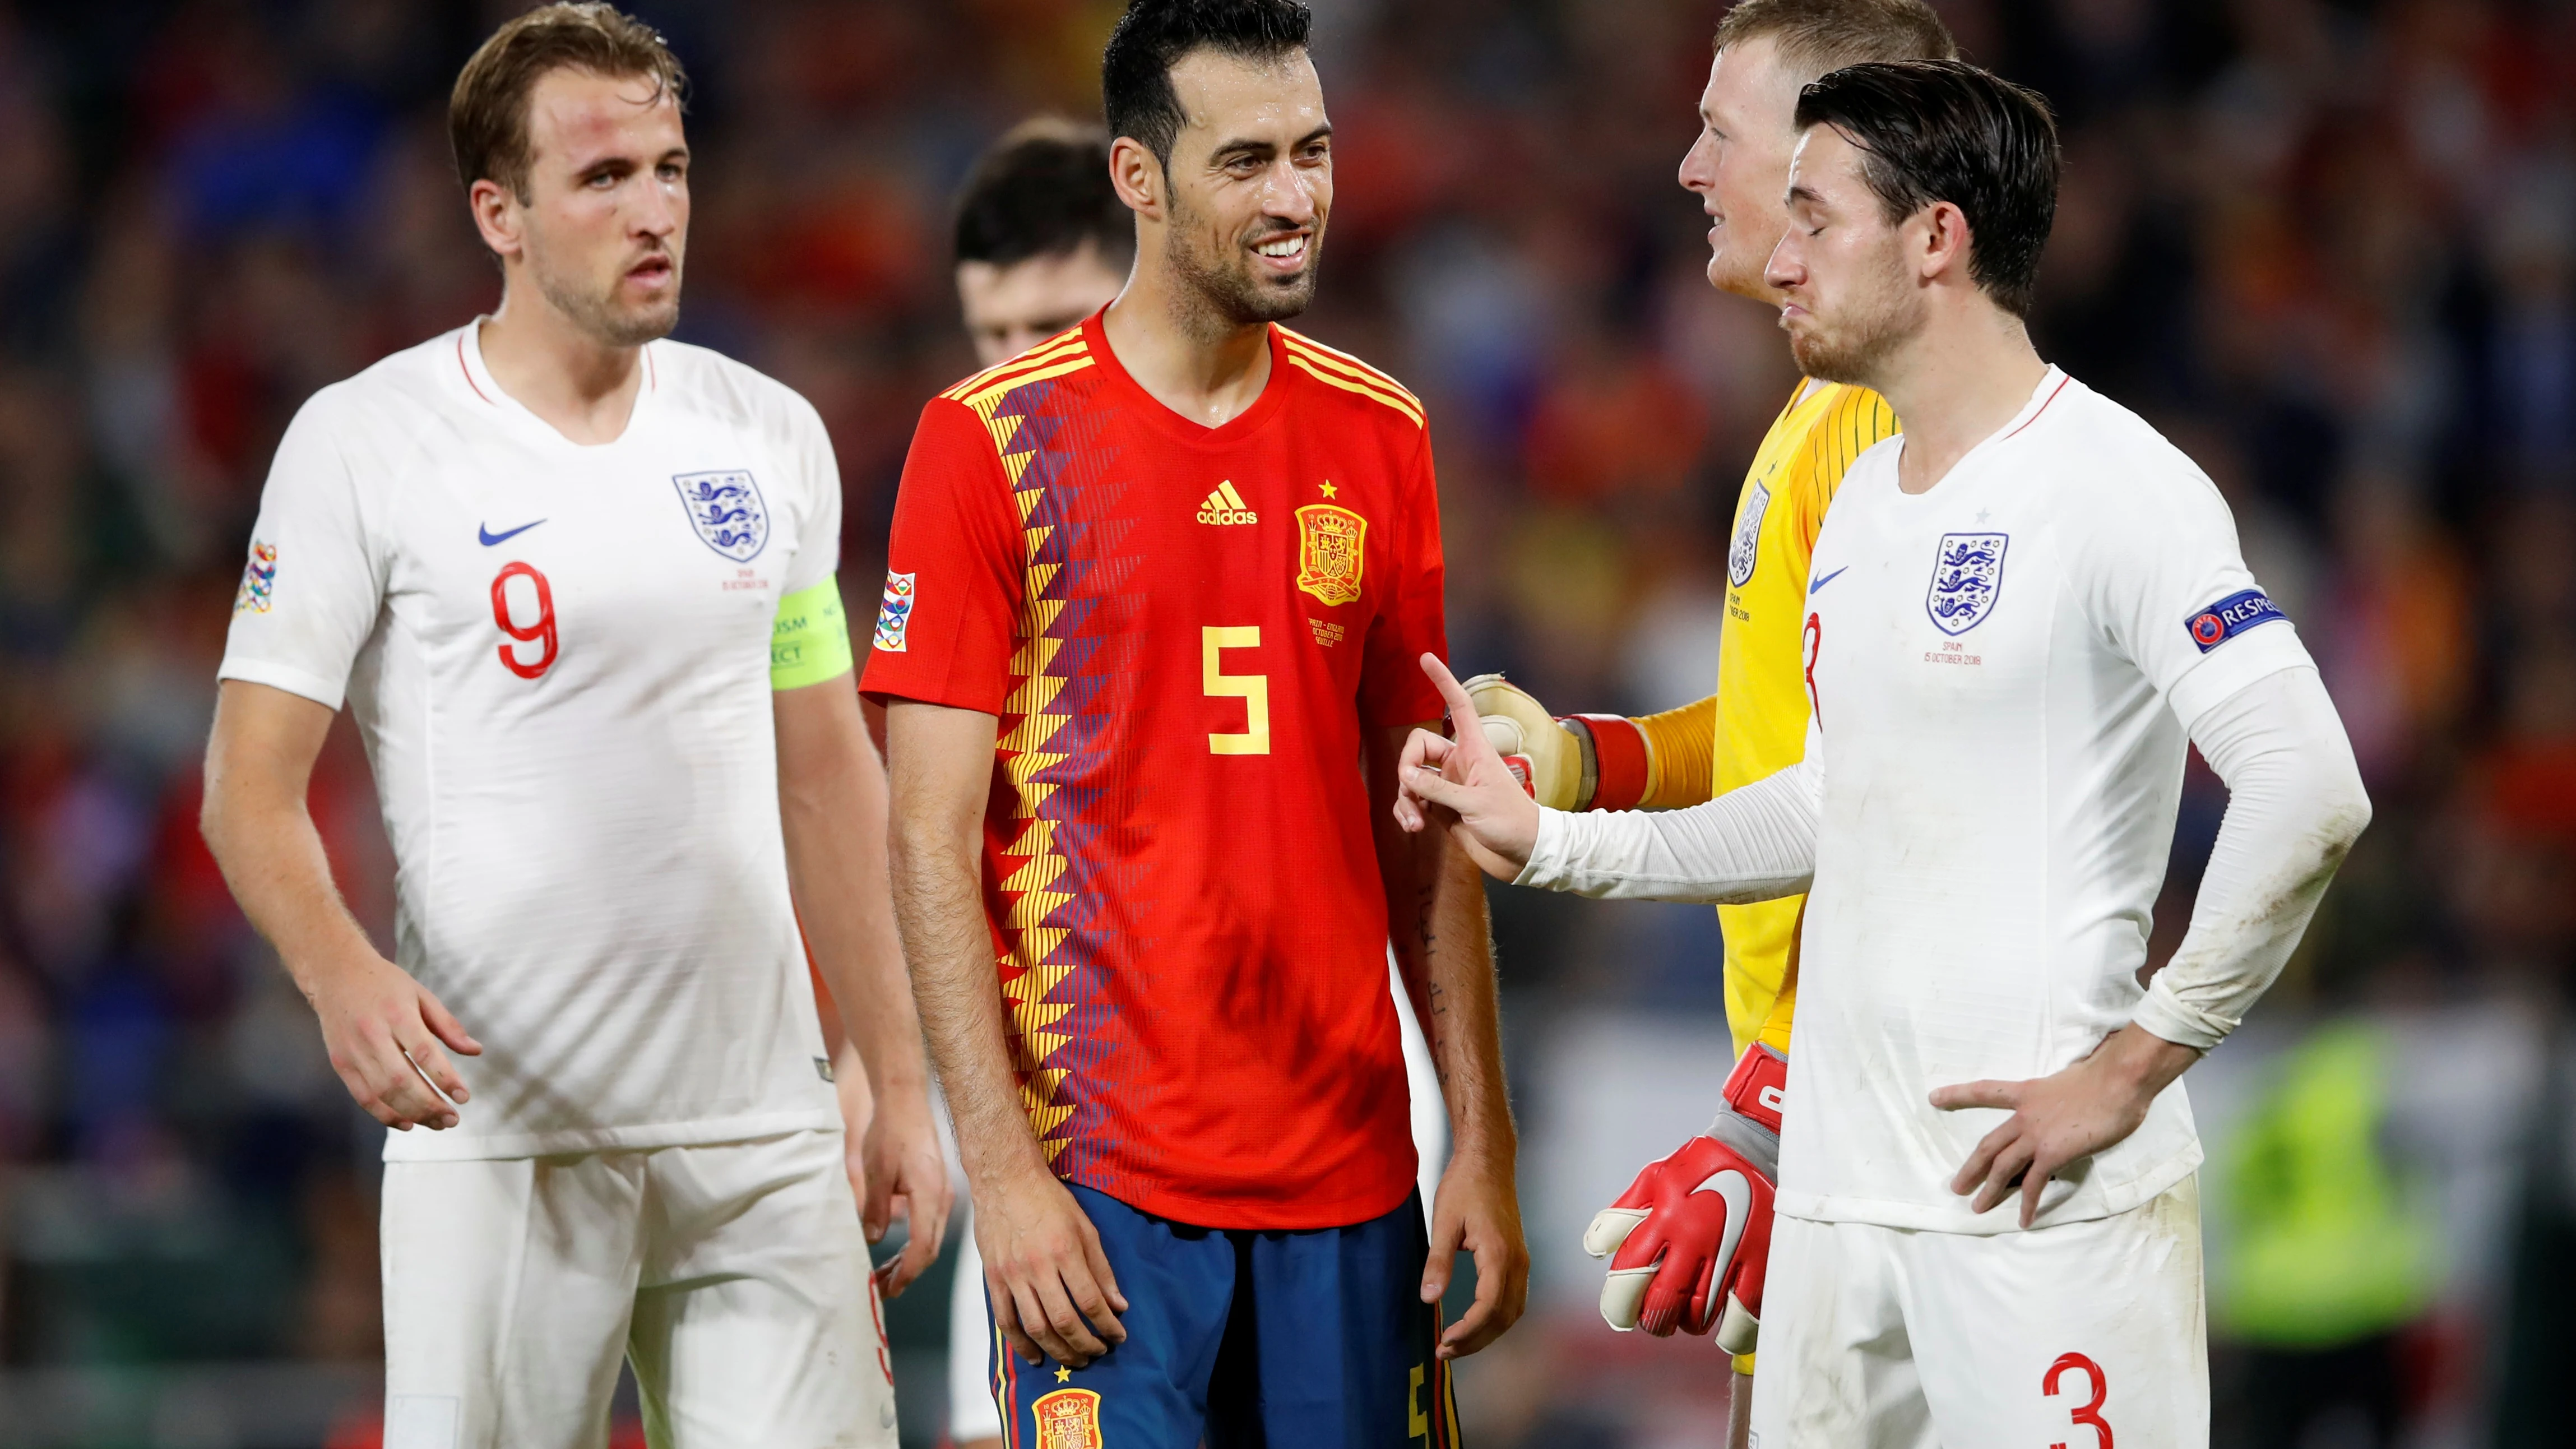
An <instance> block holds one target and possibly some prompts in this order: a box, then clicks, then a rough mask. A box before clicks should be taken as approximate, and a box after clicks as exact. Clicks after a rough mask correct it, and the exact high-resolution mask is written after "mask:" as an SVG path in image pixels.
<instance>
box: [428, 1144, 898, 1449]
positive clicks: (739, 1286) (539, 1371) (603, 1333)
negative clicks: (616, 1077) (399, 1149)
mask: <svg viewBox="0 0 2576 1449" xmlns="http://www.w3.org/2000/svg"><path fill="white" fill-rule="evenodd" d="M841 1163H842V1159H841V1134H840V1133H839V1132H837V1131H830V1132H791V1133H787V1134H784V1135H782V1136H777V1137H765V1138H761V1139H758V1140H756V1141H750V1142H734V1143H725V1144H721V1145H717V1146H706V1147H664V1148H658V1149H653V1150H649V1151H637V1152H597V1153H584V1154H579V1155H571V1156H562V1157H533V1158H530V1157H521V1158H500V1159H491V1160H481V1161H465V1162H389V1163H387V1164H385V1198H384V1215H383V1223H384V1246H383V1253H384V1280H385V1439H384V1443H385V1449H599V1446H602V1445H604V1444H606V1443H607V1439H608V1415H609V1400H610V1397H611V1396H612V1395H613V1394H614V1392H615V1390H616V1387H617V1365H618V1361H619V1360H620V1359H631V1360H632V1361H633V1363H634V1366H635V1379H636V1383H637V1385H638V1387H639V1388H640V1389H641V1390H642V1393H643V1400H644V1418H645V1427H646V1431H647V1433H648V1434H649V1435H650V1437H651V1438H652V1441H653V1442H654V1443H655V1444H656V1445H660V1446H665V1449H737V1446H739V1449H893V1446H894V1443H895V1415H894V1380H893V1375H892V1374H891V1372H890V1366H889V1361H888V1359H887V1357H886V1351H885V1334H884V1329H883V1315H882V1313H881V1311H880V1309H879V1308H878V1305H877V1299H876V1285H875V1283H874V1281H873V1280H872V1279H871V1278H870V1276H869V1273H868V1248H867V1240H866V1237H865V1235H864V1234H863V1233H862V1232H861V1230H860V1227H859V1213H858V1207H857V1205H856V1202H855V1200H854V1199H853V1198H852V1196H851V1193H850V1183H849V1178H848V1177H847V1176H846V1175H844V1170H843V1168H842V1165H841Z"/></svg>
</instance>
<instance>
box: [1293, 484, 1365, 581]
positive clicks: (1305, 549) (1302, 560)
mask: <svg viewBox="0 0 2576 1449" xmlns="http://www.w3.org/2000/svg"><path fill="white" fill-rule="evenodd" d="M1367 541H1368V520H1367V519H1365V518H1362V517H1360V516H1359V515H1358V514H1356V513H1353V512H1351V511H1350V510H1349V509H1347V508H1337V507H1335V506H1333V505H1332V504H1330V503H1309V504H1307V505H1306V506H1305V507H1303V508H1300V509H1298V510H1297V587H1299V588H1301V589H1304V590H1305V591H1306V592H1307V593H1310V594H1313V595H1314V596H1315V597H1316V598H1319V599H1321V600H1323V601H1324V602H1325V603H1326V604H1331V605H1341V604H1347V603H1350V602H1351V601H1353V600H1354V599H1357V598H1358V597H1359V596H1360V570H1361V568H1362V567H1363V566H1364V565H1365V564H1366V563H1367V561H1368V560H1367V554H1366V552H1365V550H1364V549H1363V547H1362V546H1363V545H1364V544H1365V543H1366V542H1367Z"/></svg>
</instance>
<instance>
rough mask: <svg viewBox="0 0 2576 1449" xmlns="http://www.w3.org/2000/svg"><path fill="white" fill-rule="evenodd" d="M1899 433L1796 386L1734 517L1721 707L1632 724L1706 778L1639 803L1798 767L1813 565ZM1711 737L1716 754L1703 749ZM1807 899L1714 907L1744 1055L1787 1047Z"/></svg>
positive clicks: (1890, 413) (1889, 422) (1888, 413)
mask: <svg viewBox="0 0 2576 1449" xmlns="http://www.w3.org/2000/svg"><path fill="white" fill-rule="evenodd" d="M1896 431H1897V425H1896V411H1895V409H1893V408H1890V407H1889V406H1888V405H1887V402H1886V400H1885V399H1884V398H1881V397H1880V396H1879V395H1878V394H1877V393H1874V392H1871V391H1870V390H1869V389H1867V388H1863V387H1854V386H1851V385H1849V384H1846V383H1831V382H1825V383H1819V382H1801V383H1800V384H1799V390H1798V391H1797V392H1796V393H1793V394H1791V395H1790V399H1789V405H1788V406H1787V407H1785V408H1782V409H1781V410H1780V416H1779V417H1778V418H1777V419H1775V420H1773V422H1772V424H1771V431H1770V432H1769V433H1768V434H1766V435H1764V437H1763V439H1762V448H1761V451H1759V452H1757V453H1755V454H1754V455H1753V466H1752V467H1751V468H1750V469H1749V470H1747V472H1746V473H1745V478H1744V491H1743V493H1742V494H1741V495H1740V496H1739V497H1738V498H1737V500H1736V504H1735V528H1734V531H1733V533H1732V535H1731V536H1730V541H1729V544H1728V548H1727V559H1726V585H1727V587H1726V620H1725V623H1724V625H1723V626H1722V627H1721V629H1720V630H1719V634H1718V651H1717V694H1716V695H1715V696H1714V697H1713V698H1711V699H1706V700H1702V701H1700V702H1699V703H1697V704H1693V705H1686V706H1684V707H1683V708H1681V709H1677V710H1672V711H1669V712H1667V713H1665V714H1661V715H1654V716H1650V717H1649V718H1647V719H1644V720H1640V721H1639V724H1640V725H1641V726H1643V727H1644V728H1645V729H1646V731H1647V733H1648V735H1649V737H1650V738H1651V739H1652V740H1653V742H1654V748H1655V752H1656V754H1657V755H1658V756H1660V757H1662V758H1666V759H1674V760H1676V761H1678V760H1679V759H1680V758H1682V757H1683V756H1684V755H1686V754H1689V753H1693V752H1697V751H1703V750H1704V751H1708V753H1707V754H1706V755H1704V756H1703V758H1707V759H1708V760H1709V761H1710V767H1711V768H1710V773H1709V774H1708V775H1707V776H1705V777H1702V779H1704V780H1705V784H1703V783H1702V782H1701V780H1700V779H1692V780H1688V781H1687V782H1685V779H1684V777H1685V776H1686V775H1687V776H1697V775H1699V772H1698V771H1696V770H1691V771H1683V770H1675V771H1674V772H1673V774H1674V776H1675V779H1674V781H1673V785H1674V786H1675V788H1676V789H1677V790H1679V791H1682V792H1687V794H1688V795H1689V796H1690V797H1692V798H1674V794H1675V790H1668V789H1659V790H1658V791H1657V792H1656V797H1655V798H1653V799H1650V800H1649V801H1648V802H1647V803H1649V804H1653V805H1663V806H1680V805H1691V804H1697V803H1699V801H1701V800H1706V799H1709V798H1713V797H1714V796H1716V795H1722V794H1724V793H1726V792H1727V791H1729V790H1733V789H1736V788H1738V787H1739V786H1743V785H1749V784H1752V783H1753V782H1754V781H1756V780H1760V779H1763V778H1764V777H1766V776H1769V775H1771V774H1773V773H1775V772H1777V771H1779V770H1783V769H1786V768H1787V767H1789V766H1791V765H1794V764H1796V763H1797V762H1798V760H1799V758H1800V757H1801V756H1803V755H1804V754H1805V753H1806V746H1807V684H1806V657H1805V645H1804V637H1805V628H1806V618H1807V611H1806V604H1807V564H1808V561H1809V560H1810V559H1811V558H1812V557H1814V554H1815V548H1816V534H1817V533H1818V532H1819V531H1820V530H1822V529H1823V528H1824V526H1825V509H1826V507H1827V506H1828V505H1830V504H1831V503H1832V502H1833V501H1834V493H1835V491H1836V490H1837V489H1839V488H1841V487H1842V482H1843V472H1844V470H1846V469H1848V468H1849V467H1851V464H1852V460H1853V459H1855V458H1857V457H1859V456H1860V455H1861V453H1862V452H1863V451H1865V450H1866V449H1868V448H1869V446H1870V445H1871V444H1873V443H1876V442H1878V441H1879V440H1880V439H1882V438H1885V437H1887V436H1888V435H1890V434H1892V433H1894V432H1896ZM1712 736H1714V740H1713V743H1711V742H1710V741H1711V737H1712ZM1805 905H1806V897H1804V896H1792V897H1789V898H1787V899H1784V900H1777V901H1764V902H1762V903H1760V904H1759V905H1750V906H1719V907H1718V908H1717V915H1718V921H1719V924H1720V928H1721V929H1722V930H1723V931H1724V932H1725V935H1726V1019H1727V1024H1728V1027H1729V1028H1730V1029H1731V1030H1732V1031H1733V1033H1734V1036H1735V1051H1736V1054H1737V1055H1738V1056H1741V1055H1743V1053H1744V1049H1745V1047H1746V1046H1748V1045H1750V1044H1751V1043H1753V1042H1754V1041H1757V1040H1758V1041H1763V1042H1767V1043H1769V1044H1770V1045H1772V1046H1775V1047H1778V1048H1779V1049H1781V1050H1782V1051H1786V1050H1788V1048H1789V1021H1790V1017H1791V1015H1792V1014H1793V1013H1794V1011H1795V1010H1796V1007H1797V996H1798V984H1797V983H1798V923H1799V918H1800V915H1801V913H1802V911H1803V910H1804V908H1805Z"/></svg>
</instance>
